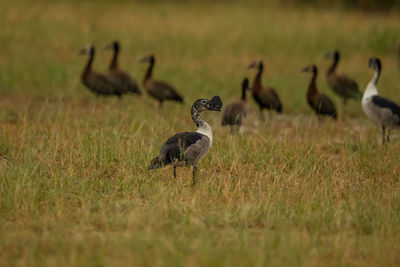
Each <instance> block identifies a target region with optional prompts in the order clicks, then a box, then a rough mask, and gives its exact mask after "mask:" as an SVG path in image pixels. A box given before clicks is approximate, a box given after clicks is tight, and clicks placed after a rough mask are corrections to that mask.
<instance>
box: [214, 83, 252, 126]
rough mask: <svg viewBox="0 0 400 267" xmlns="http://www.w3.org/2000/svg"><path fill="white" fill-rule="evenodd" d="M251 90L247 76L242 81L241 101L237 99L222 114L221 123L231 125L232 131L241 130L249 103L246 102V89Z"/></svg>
mask: <svg viewBox="0 0 400 267" xmlns="http://www.w3.org/2000/svg"><path fill="white" fill-rule="evenodd" d="M247 90H249V79H247V78H245V79H244V80H243V82H242V97H241V99H240V101H235V102H232V103H230V104H229V105H227V106H226V108H225V110H224V113H223V115H222V122H221V125H222V126H225V125H230V126H231V132H232V133H234V132H235V128H234V127H235V126H237V129H236V130H239V128H240V126H241V125H242V122H243V117H245V116H246V114H247V103H246V91H247Z"/></svg>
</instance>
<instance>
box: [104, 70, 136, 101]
mask: <svg viewBox="0 0 400 267" xmlns="http://www.w3.org/2000/svg"><path fill="white" fill-rule="evenodd" d="M108 77H109V78H110V79H111V80H112V81H113V82H114V83H115V84H117V85H118V86H119V87H120V88H121V90H122V91H124V92H130V93H134V94H138V95H141V94H142V92H141V91H140V89H139V86H138V84H137V82H136V80H135V79H134V78H133V77H132V76H131V75H129V74H128V73H127V72H124V71H121V70H110V72H109V75H108Z"/></svg>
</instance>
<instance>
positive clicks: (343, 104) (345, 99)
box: [342, 97, 347, 107]
mask: <svg viewBox="0 0 400 267" xmlns="http://www.w3.org/2000/svg"><path fill="white" fill-rule="evenodd" d="M346 105H347V98H345V97H343V98H342V107H345V106H346Z"/></svg>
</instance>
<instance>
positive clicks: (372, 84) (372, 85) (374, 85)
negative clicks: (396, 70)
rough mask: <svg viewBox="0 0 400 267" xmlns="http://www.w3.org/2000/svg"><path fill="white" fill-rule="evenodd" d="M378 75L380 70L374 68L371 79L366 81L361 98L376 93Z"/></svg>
mask: <svg viewBox="0 0 400 267" xmlns="http://www.w3.org/2000/svg"><path fill="white" fill-rule="evenodd" d="M379 75H380V72H379V71H377V70H375V73H374V77H372V80H371V81H370V82H369V83H368V85H367V89H366V90H365V92H364V95H363V98H367V97H370V96H373V95H377V94H378V87H377V85H378V80H379Z"/></svg>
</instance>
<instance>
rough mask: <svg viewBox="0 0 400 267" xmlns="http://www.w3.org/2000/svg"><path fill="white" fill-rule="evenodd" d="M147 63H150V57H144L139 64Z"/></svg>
mask: <svg viewBox="0 0 400 267" xmlns="http://www.w3.org/2000/svg"><path fill="white" fill-rule="evenodd" d="M147 61H149V57H144V58H141V59H139V63H145V62H147Z"/></svg>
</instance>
